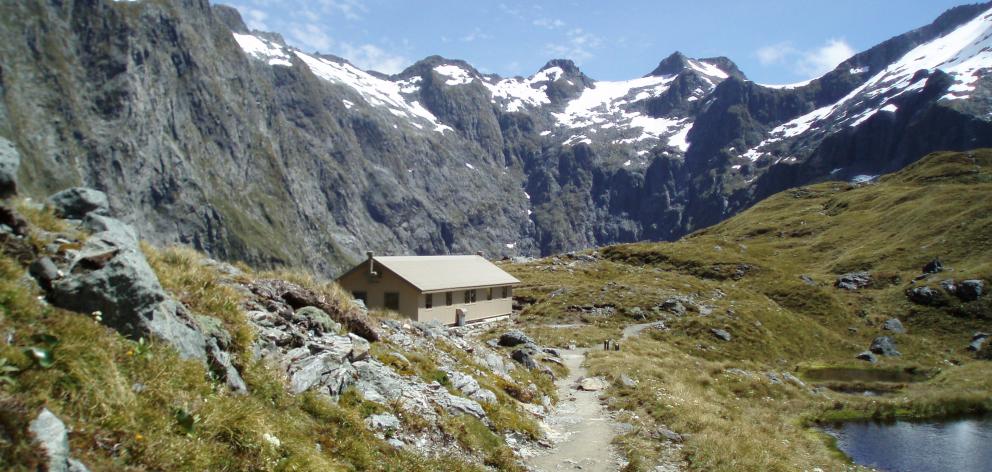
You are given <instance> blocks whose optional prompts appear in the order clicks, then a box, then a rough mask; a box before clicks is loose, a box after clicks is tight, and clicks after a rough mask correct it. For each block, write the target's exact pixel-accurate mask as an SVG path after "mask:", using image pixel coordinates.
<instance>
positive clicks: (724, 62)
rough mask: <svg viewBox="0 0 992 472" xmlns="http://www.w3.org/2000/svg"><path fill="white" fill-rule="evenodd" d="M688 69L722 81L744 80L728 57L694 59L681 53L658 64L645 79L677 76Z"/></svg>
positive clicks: (678, 52)
mask: <svg viewBox="0 0 992 472" xmlns="http://www.w3.org/2000/svg"><path fill="white" fill-rule="evenodd" d="M686 69H691V70H694V71H696V72H697V73H700V74H703V75H707V76H710V77H718V78H721V79H725V78H727V77H736V78H739V79H744V73H743V72H741V71H740V69H738V68H737V64H734V62H733V61H731V60H730V59H727V58H726V57H722V56H721V57H707V58H704V59H693V58H691V57H688V56H686V55H685V54H682V52H681V51H675V52H673V53H672V54H670V55H669V56H668V57H666V58H664V59H662V60H661V62H659V63H658V67H655V68H654V70H653V71H651V73H650V74H648V75H647V76H645V77H651V76H654V77H661V76H665V75H677V74H680V73H682V71H684V70H686Z"/></svg>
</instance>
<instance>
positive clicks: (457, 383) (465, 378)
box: [446, 371, 496, 403]
mask: <svg viewBox="0 0 992 472" xmlns="http://www.w3.org/2000/svg"><path fill="white" fill-rule="evenodd" d="M446 374H447V375H448V381H450V382H451V386H452V387H455V388H456V389H458V391H460V392H462V393H464V394H465V395H466V396H468V397H469V398H471V399H472V400H475V401H477V402H479V403H496V394H495V393H493V392H492V391H491V390H488V389H485V388H482V386H480V385H479V382H478V381H477V380H475V378H474V377H472V376H471V375H466V374H463V373H461V372H458V371H449V372H446Z"/></svg>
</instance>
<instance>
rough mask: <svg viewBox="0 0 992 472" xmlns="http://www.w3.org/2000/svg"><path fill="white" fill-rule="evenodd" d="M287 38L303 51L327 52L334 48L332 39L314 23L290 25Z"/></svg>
mask: <svg viewBox="0 0 992 472" xmlns="http://www.w3.org/2000/svg"><path fill="white" fill-rule="evenodd" d="M287 38H288V39H289V41H290V43H292V44H294V45H297V46H299V47H300V48H301V49H303V50H304V51H320V52H328V51H330V49H331V47H332V46H334V39H333V38H331V37H330V36H329V35H328V34H327V33H325V32H324V30H323V29H321V27H320V26H318V25H316V24H314V23H307V24H302V25H301V24H294V25H292V26H291V31H290V32H289V34H288V35H287Z"/></svg>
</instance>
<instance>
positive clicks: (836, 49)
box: [754, 38, 857, 77]
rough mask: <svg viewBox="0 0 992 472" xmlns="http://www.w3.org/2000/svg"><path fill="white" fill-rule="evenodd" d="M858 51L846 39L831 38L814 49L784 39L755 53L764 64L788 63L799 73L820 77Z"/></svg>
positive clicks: (805, 75)
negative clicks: (801, 46)
mask: <svg viewBox="0 0 992 472" xmlns="http://www.w3.org/2000/svg"><path fill="white" fill-rule="evenodd" d="M856 52H857V51H855V50H854V48H852V47H851V45H850V44H848V43H847V41H845V40H844V39H836V38H831V39H829V40H827V41H826V42H825V43H824V44H823V45H822V46H820V47H818V48H814V49H809V50H800V49H797V48H796V47H795V46H793V44H792V42H790V41H783V42H780V43H775V44H770V45H768V46H764V47H761V48H759V49H758V50H757V51H755V52H754V54H755V56H757V57H758V62H760V63H761V64H762V65H765V66H768V65H773V64H788V65H790V66H791V67H792V68H793V69H794V71H795V73H796V74H797V75H801V76H804V77H820V76H822V75H823V74H826V73H827V72H830V71H831V70H833V69H834V68H835V67H837V65H838V64H840V63H841V62H844V61H845V60H847V59H848V58H850V57H851V56H853V55H854V54H855V53H856Z"/></svg>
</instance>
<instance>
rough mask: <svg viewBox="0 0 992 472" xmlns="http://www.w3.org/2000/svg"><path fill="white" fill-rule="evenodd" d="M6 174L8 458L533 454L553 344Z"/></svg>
mask: <svg viewBox="0 0 992 472" xmlns="http://www.w3.org/2000/svg"><path fill="white" fill-rule="evenodd" d="M13 167H16V162H15V163H13ZM0 168H2V169H3V172H4V173H2V175H3V179H0V180H2V181H3V183H4V185H3V188H2V192H0V193H3V194H4V195H5V196H7V197H8V198H6V199H4V200H3V202H2V203H0V332H2V333H3V341H2V343H0V406H2V408H0V469H2V470H11V471H15V470H23V471H33V470H48V471H66V470H70V471H74V472H82V471H87V470H134V471H138V470H231V471H237V470H335V471H336V470H342V471H346V470H380V471H389V470H411V471H413V470H422V471H432V470H455V471H475V470H491V469H492V468H497V469H499V470H522V466H521V455H520V454H521V453H520V451H521V450H526V449H528V448H530V449H533V448H538V447H539V445H538V441H539V440H541V439H542V435H543V433H542V430H541V429H540V426H539V421H540V418H541V417H542V415H543V414H545V412H546V410H547V409H548V408H550V407H551V406H552V405H553V404H554V403H555V401H556V393H555V388H554V384H553V381H552V379H553V378H554V377H555V376H557V375H561V373H562V371H563V368H561V367H559V366H558V365H556V364H553V363H550V364H549V363H545V362H544V358H545V357H548V356H549V355H545V354H540V353H537V352H535V354H534V355H533V356H532V357H530V358H528V361H530V363H531V364H532V366H531V367H532V368H528V367H527V366H523V365H520V364H518V363H517V362H515V361H513V360H511V358H510V352H509V351H508V350H506V349H503V348H501V347H499V346H495V345H490V344H487V343H484V342H483V338H482V335H483V334H486V333H484V332H483V331H482V330H480V329H478V328H462V329H458V328H455V329H445V328H443V327H441V326H440V325H437V324H425V323H417V322H412V321H410V320H404V319H401V318H398V317H397V315H396V314H393V313H387V312H380V311H371V312H369V311H367V310H366V309H365V308H364V307H363V306H361V305H359V304H356V303H355V302H353V301H352V300H351V299H350V297H348V296H347V295H346V294H344V293H342V292H341V290H340V288H338V287H337V286H336V285H335V284H333V283H331V282H326V281H320V280H319V279H316V278H314V277H313V276H312V275H309V274H306V273H301V272H293V271H277V272H261V271H254V270H251V269H250V268H248V267H247V266H244V265H243V264H239V265H238V266H232V265H230V264H226V263H223V262H218V261H216V260H213V259H210V258H208V257H206V256H204V255H203V254H202V253H198V252H196V251H194V250H191V249H189V248H184V247H174V246H173V247H165V248H156V247H154V246H152V245H149V244H147V243H145V242H141V241H139V240H138V239H137V237H136V234H135V230H134V229H133V228H132V227H130V226H129V225H127V224H125V223H123V222H122V221H120V220H118V219H116V218H114V217H112V216H109V215H108V214H107V213H108V208H107V204H106V202H107V197H106V196H105V195H103V194H102V193H100V192H97V191H95V190H92V189H79V188H76V189H72V190H70V191H67V192H62V193H59V194H57V195H55V196H53V197H52V198H51V199H49V200H47V201H46V203H45V204H39V203H36V202H33V201H31V200H29V199H24V198H22V197H17V196H10V193H11V191H12V190H13V185H11V183H12V180H11V179H10V177H11V175H10V172H12V171H13V170H14V169H13V168H12V166H11V163H10V162H9V161H4V162H3V165H0ZM486 335H488V334H486ZM534 348H535V349H537V350H540V348H539V347H537V346H536V345H534ZM535 362H538V363H539V366H540V367H539V366H538V365H537V364H535ZM559 363H560V361H559Z"/></svg>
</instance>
